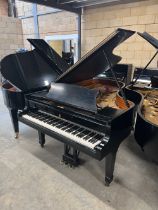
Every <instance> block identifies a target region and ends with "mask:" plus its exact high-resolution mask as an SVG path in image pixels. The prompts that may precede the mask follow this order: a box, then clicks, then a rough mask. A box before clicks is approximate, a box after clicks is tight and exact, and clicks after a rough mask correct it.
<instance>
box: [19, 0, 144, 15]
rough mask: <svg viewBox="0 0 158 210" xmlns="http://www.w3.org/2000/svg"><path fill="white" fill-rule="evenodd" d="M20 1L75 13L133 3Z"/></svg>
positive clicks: (124, 0) (127, 0)
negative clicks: (91, 8) (90, 8)
mask: <svg viewBox="0 0 158 210" xmlns="http://www.w3.org/2000/svg"><path fill="white" fill-rule="evenodd" d="M20 1H25V2H30V3H36V4H42V5H45V6H50V7H54V8H57V9H62V10H67V11H70V12H75V13H80V12H81V8H85V7H95V6H102V5H105V6H106V5H114V4H125V3H131V1H130V0H20ZM138 1H143V0H133V1H132V2H138Z"/></svg>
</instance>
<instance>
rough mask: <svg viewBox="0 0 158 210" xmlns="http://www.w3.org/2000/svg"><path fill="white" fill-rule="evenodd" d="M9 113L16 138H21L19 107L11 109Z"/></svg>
mask: <svg viewBox="0 0 158 210" xmlns="http://www.w3.org/2000/svg"><path fill="white" fill-rule="evenodd" d="M9 114H10V117H11V121H12V125H13V128H14V132H15V139H18V138H19V122H18V110H17V109H9Z"/></svg>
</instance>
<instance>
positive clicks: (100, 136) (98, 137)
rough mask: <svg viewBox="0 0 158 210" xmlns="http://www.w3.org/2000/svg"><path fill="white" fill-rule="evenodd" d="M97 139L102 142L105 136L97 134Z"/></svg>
mask: <svg viewBox="0 0 158 210" xmlns="http://www.w3.org/2000/svg"><path fill="white" fill-rule="evenodd" d="M95 138H96V139H97V140H100V139H102V138H103V136H102V135H100V134H97V135H96V136H95Z"/></svg>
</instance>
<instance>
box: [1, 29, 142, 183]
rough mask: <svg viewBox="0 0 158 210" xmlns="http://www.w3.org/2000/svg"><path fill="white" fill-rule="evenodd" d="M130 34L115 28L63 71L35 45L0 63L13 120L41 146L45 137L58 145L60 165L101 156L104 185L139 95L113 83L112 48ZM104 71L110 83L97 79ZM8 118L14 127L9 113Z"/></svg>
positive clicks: (110, 175) (117, 58)
mask: <svg viewBox="0 0 158 210" xmlns="http://www.w3.org/2000/svg"><path fill="white" fill-rule="evenodd" d="M134 33H135V32H134V31H130V30H124V29H117V30H116V31H115V32H114V33H112V34H111V35H110V36H109V37H108V38H107V39H105V40H103V41H102V42H101V43H100V44H99V45H97V46H96V47H95V48H94V49H92V50H91V51H90V52H89V53H88V54H86V55H85V56H84V57H83V58H82V59H81V60H79V61H78V62H77V63H76V64H74V65H73V66H72V67H70V68H68V70H66V71H65V72H64V73H61V72H58V65H54V60H51V62H50V58H49V56H46V55H45V53H44V55H43V52H42V49H39V45H38V50H37V48H36V49H35V50H33V51H30V52H27V53H23V54H13V55H9V56H7V57H5V58H4V59H3V60H2V62H1V66H2V69H1V72H2V75H3V76H4V78H5V79H6V80H7V81H8V82H7V83H6V84H7V85H6V84H4V86H3V88H2V90H3V95H4V100H5V103H6V104H7V106H8V105H9V106H8V107H9V108H10V109H11V110H13V109H14V107H13V109H12V108H11V106H12V104H13V105H15V101H16V107H15V108H16V114H17V116H18V120H19V121H21V122H23V123H24V124H27V125H29V126H31V127H33V128H35V129H36V130H37V131H38V134H39V143H40V144H41V146H42V147H43V146H44V144H45V134H46V135H49V136H51V137H53V138H55V139H57V140H59V141H61V142H63V143H64V155H63V161H64V162H65V163H69V164H71V165H74V166H77V165H78V164H79V153H80V152H84V153H86V154H88V155H90V156H91V157H93V158H96V159H98V160H102V159H103V158H104V157H106V158H105V160H106V170H105V173H106V174H105V184H106V185H109V184H110V183H111V181H112V180H113V171H114V164H115V158H116V153H117V150H118V148H119V145H120V143H121V142H122V141H123V140H124V139H125V138H126V137H128V135H129V134H130V132H131V129H132V126H133V112H134V109H135V103H134V102H135V100H136V99H137V98H139V97H140V94H139V93H136V92H135V91H132V90H129V89H126V88H124V87H125V85H124V83H123V82H120V81H118V80H117V78H116V74H115V72H114V71H113V67H115V65H116V64H117V63H118V62H119V61H120V60H121V57H120V56H117V55H114V54H113V50H114V48H115V47H117V46H118V45H119V44H121V43H122V42H124V41H125V40H126V39H128V38H129V37H130V36H132V35H133V34H134ZM52 63H53V65H52ZM51 65H52V66H51ZM109 69H111V72H112V75H113V78H114V79H107V78H97V77H96V76H97V75H99V74H101V73H103V72H104V71H106V70H109ZM11 84H12V85H11ZM12 93H13V94H12ZM12 101H13V102H12ZM17 106H18V107H17ZM17 110H18V112H17ZM12 119H13V124H14V128H16V124H17V118H16V117H15V116H14V115H13V114H12ZM16 131H17V130H16V129H15V132H16Z"/></svg>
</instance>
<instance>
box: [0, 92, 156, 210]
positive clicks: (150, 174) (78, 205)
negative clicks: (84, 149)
mask: <svg viewBox="0 0 158 210" xmlns="http://www.w3.org/2000/svg"><path fill="white" fill-rule="evenodd" d="M142 132H143V131H142ZM13 136H14V135H13V130H12V126H11V122H10V120H9V114H8V111H7V109H6V108H5V107H4V105H3V99H2V96H1V94H0V210H37V209H38V210H44V209H45V210H49V209H51V210H58V209H59V210H60V209H65V210H71V209H72V210H75V209H79V210H82V209H83V210H88V209H94V210H102V209H104V210H111V209H118V210H151V209H153V210H158V166H156V165H155V164H153V163H151V162H150V161H149V160H148V159H147V158H146V157H145V156H144V154H143V153H142V152H141V151H140V149H139V147H138V146H137V144H136V143H135V140H134V138H133V136H130V137H129V138H128V139H126V140H125V141H124V143H123V144H122V145H121V146H120V149H119V152H118V155H117V161H116V167H115V179H114V181H113V183H112V184H111V186H110V187H105V186H104V161H101V162H99V161H97V160H94V159H92V158H90V157H88V156H87V155H85V154H82V153H81V158H82V159H83V160H84V164H82V165H81V166H79V167H78V168H75V169H71V168H68V167H67V166H65V165H61V164H60V160H61V157H62V154H63V144H62V143H60V142H58V141H56V140H55V139H52V138H49V137H46V145H45V148H43V149H42V148H41V147H40V146H39V144H38V138H37V132H36V131H35V130H33V129H31V128H29V127H28V126H26V125H23V124H20V138H19V140H15V139H14V137H13Z"/></svg>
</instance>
